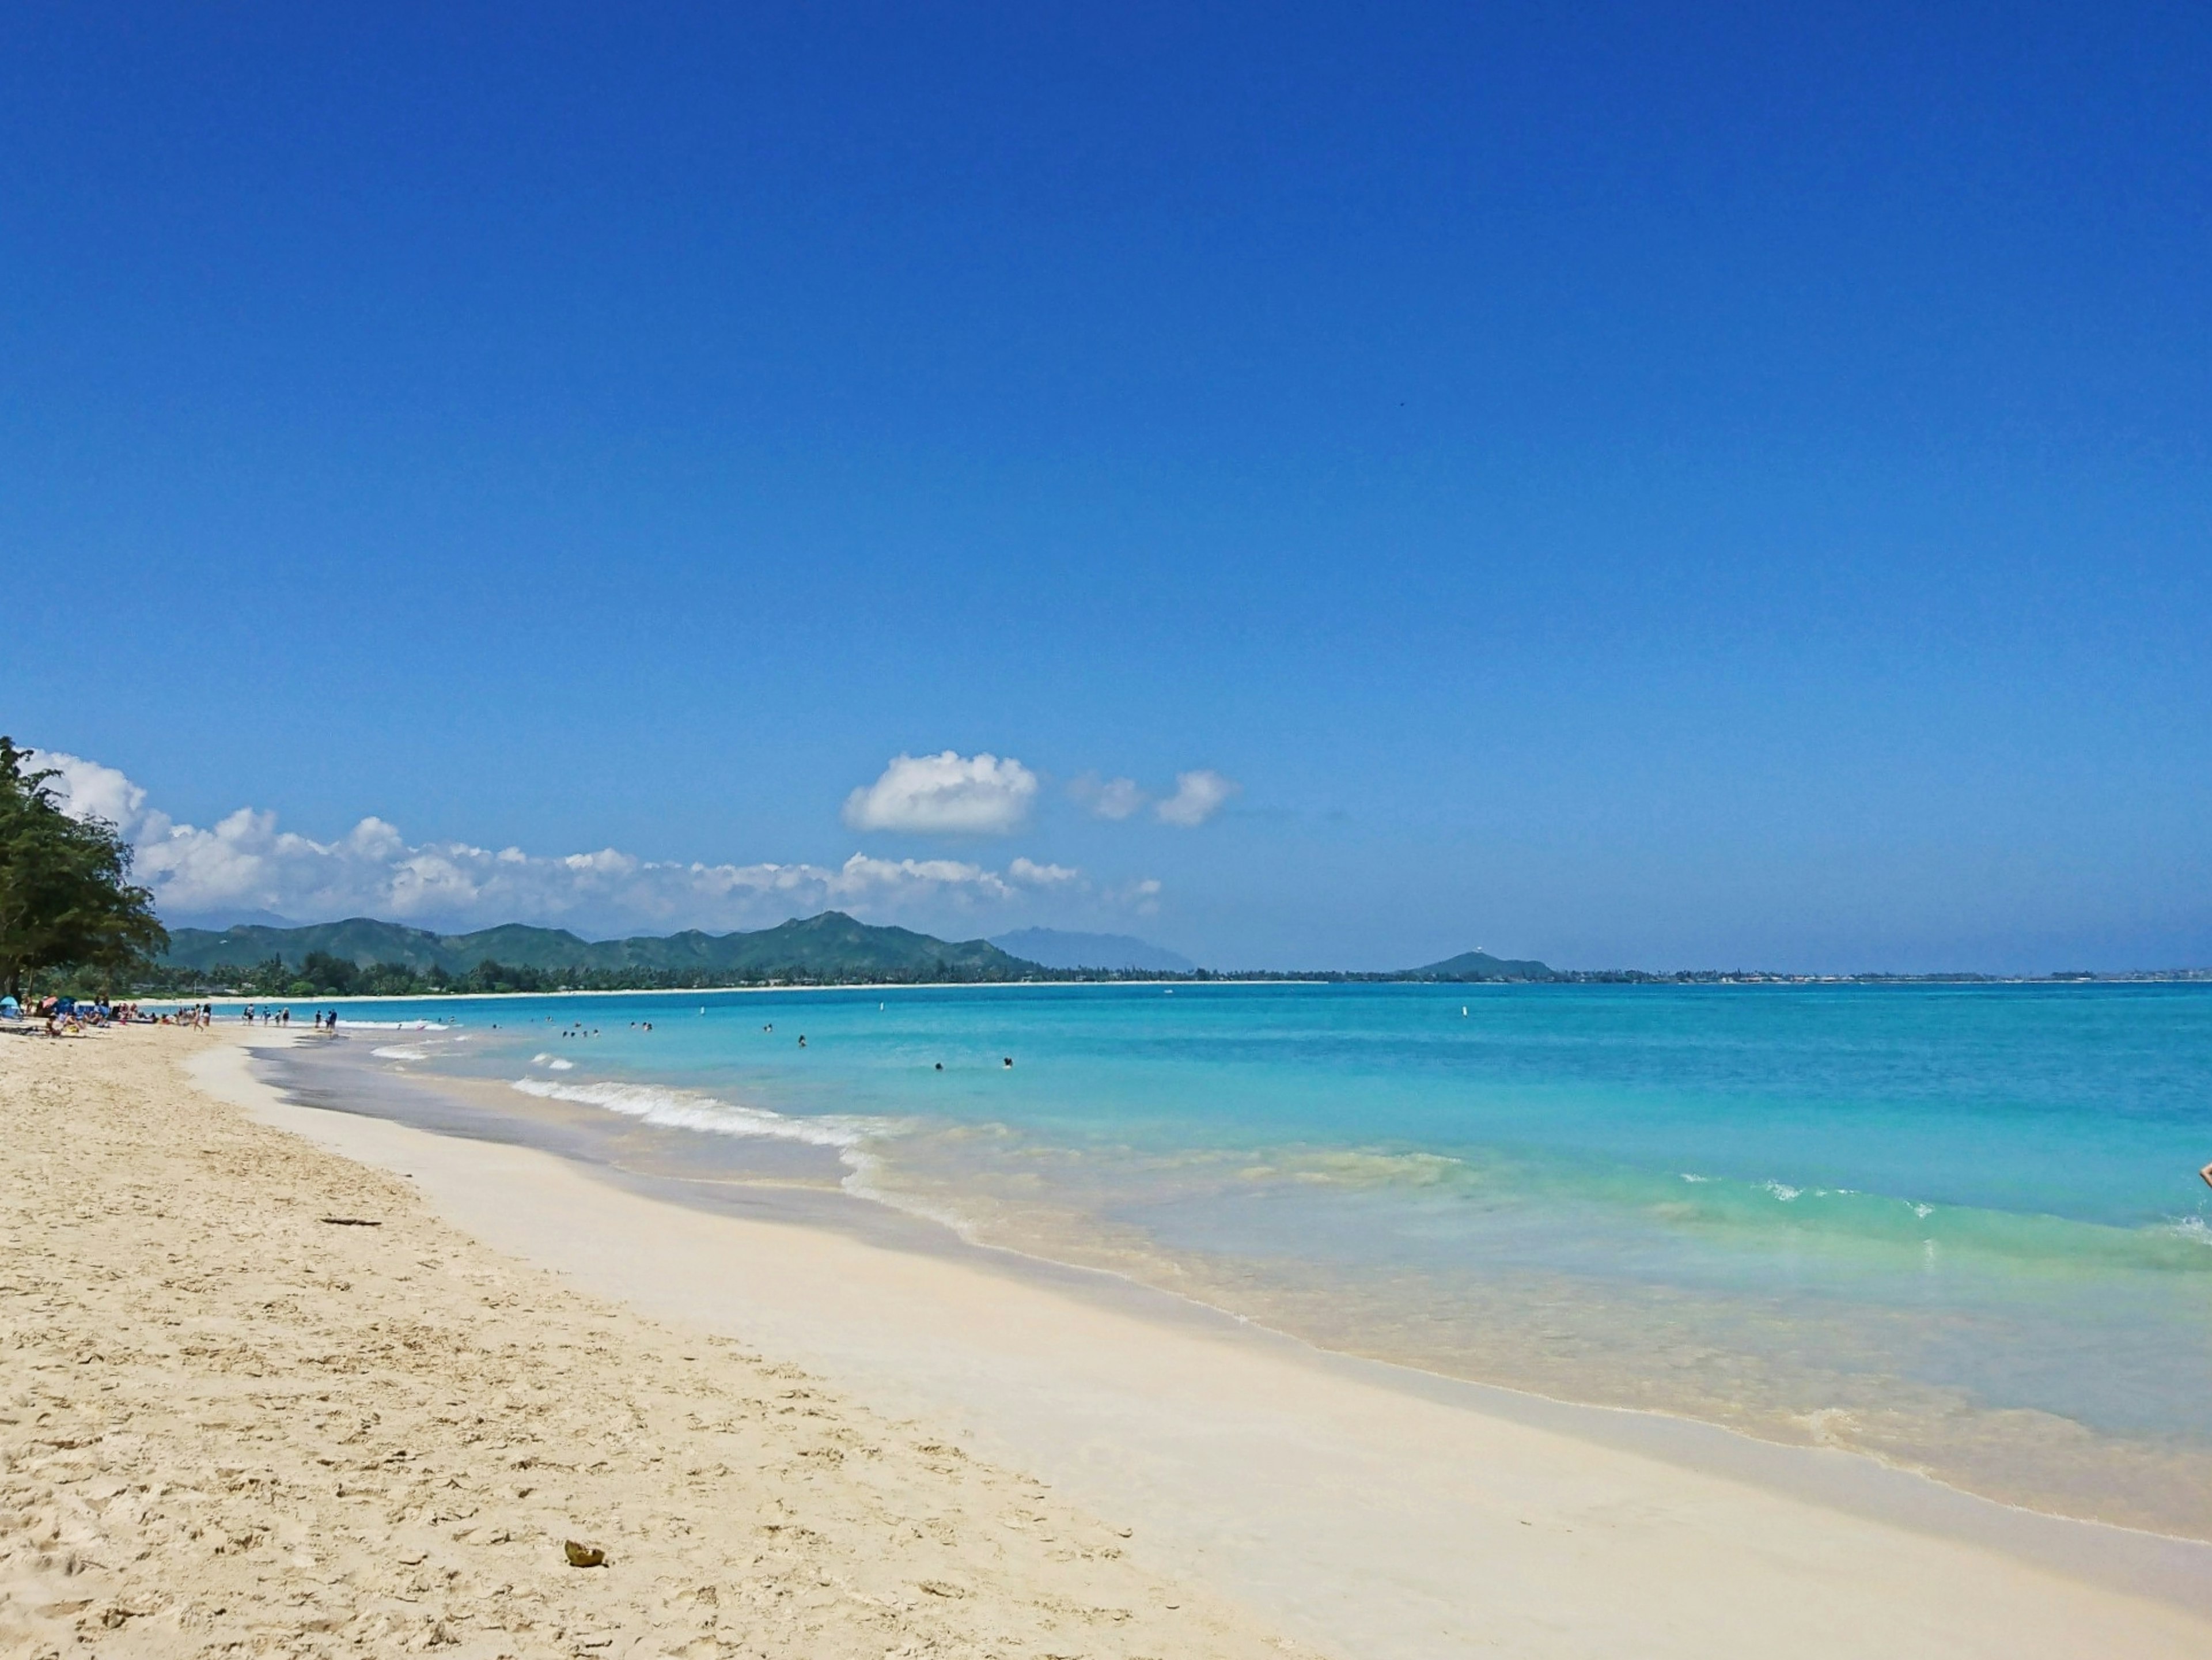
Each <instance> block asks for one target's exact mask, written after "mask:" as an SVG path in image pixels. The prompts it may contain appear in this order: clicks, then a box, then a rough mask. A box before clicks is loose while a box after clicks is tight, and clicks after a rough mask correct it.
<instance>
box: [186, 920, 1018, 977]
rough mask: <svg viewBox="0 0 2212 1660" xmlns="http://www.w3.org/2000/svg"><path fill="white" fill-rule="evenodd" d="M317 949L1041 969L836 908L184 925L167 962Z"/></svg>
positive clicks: (206, 964)
mask: <svg viewBox="0 0 2212 1660" xmlns="http://www.w3.org/2000/svg"><path fill="white" fill-rule="evenodd" d="M317 953H320V954H322V955H325V956H328V957H332V958H337V959H339V960H341V961H343V962H347V963H350V964H353V965H354V966H356V968H364V969H366V968H370V967H373V966H374V965H376V964H383V963H396V964H401V965H403V966H404V967H406V968H409V969H412V970H415V971H416V972H417V973H428V971H430V970H433V969H435V970H438V971H440V972H441V973H443V974H448V975H459V974H466V973H468V972H470V971H471V970H474V969H476V968H477V966H478V965H480V964H483V963H485V962H494V963H497V964H502V965H504V966H506V967H507V968H520V969H532V970H538V971H539V972H546V973H550V972H557V971H559V970H586V971H596V972H599V973H608V972H614V973H619V972H622V971H623V970H641V971H645V972H648V973H665V972H688V973H694V974H696V973H708V974H713V973H727V974H729V975H730V976H732V977H733V978H740V979H749V980H758V979H767V978H775V977H789V978H831V977H843V978H849V977H860V976H872V977H881V978H885V979H889V978H897V977H908V978H914V979H923V980H927V979H938V980H943V979H960V980H1018V979H1021V978H1023V977H1024V975H1026V974H1030V973H1033V972H1035V970H1036V964H1031V963H1028V962H1024V960H1022V959H1021V958H1015V957H1012V956H1010V955H1008V954H1007V953H1006V952H1003V951H1001V950H1000V949H999V947H997V946H994V945H992V944H991V943H990V942H989V941H988V940H986V939H964V940H947V939H938V938H936V937H935V936H934V935H932V934H927V933H915V932H914V931H913V930H912V929H910V928H901V927H875V926H872V925H871V924H869V923H866V922H862V921H857V920H856V919H854V918H853V917H850V916H848V915H845V913H843V912H842V911H834V910H831V911H823V912H822V913H821V914H820V915H816V916H811V917H807V918H805V919H803V920H802V919H800V918H798V917H793V918H792V919H791V920H790V921H786V922H781V923H778V924H777V925H776V926H775V927H772V928H761V929H757V930H755V931H752V932H750V933H748V932H744V931H742V930H740V931H737V932H733V933H722V934H714V933H706V932H704V931H703V930H702V929H698V928H687V929H685V930H684V931H683V932H681V933H671V934H635V935H632V936H630V937H629V938H628V939H599V940H592V939H584V938H583V937H582V936H581V935H580V934H577V933H572V932H570V931H569V930H568V929H567V928H546V927H536V926H534V925H532V924H530V923H525V922H505V923H501V924H500V925H499V926H497V927H489V928H478V929H476V930H475V931H473V932H471V933H434V932H433V931H432V930H430V929H428V928H417V927H410V926H408V925H407V924H405V923H401V922H385V921H378V920H377V919H376V918H374V917H368V916H349V917H347V918H345V919H344V920H343V921H337V922H313V923H308V924H306V925H304V926H301V927H289V928H277V927H268V926H266V925H264V924H258V923H256V924H248V925H246V926H243V927H231V928H225V929H222V930H221V931H216V930H212V929H208V928H178V929H175V930H173V932H172V933H171V935H170V939H169V949H168V951H167V953H165V955H164V956H163V957H162V958H161V965H162V966H163V967H166V968H177V969H196V970H212V969H216V968H218V967H234V968H240V969H243V968H247V967H251V966H252V965H254V964H260V963H265V962H268V961H269V960H270V958H276V959H278V960H279V961H281V962H283V964H285V966H287V967H288V968H294V969H296V968H300V967H301V966H302V965H304V964H305V963H306V962H307V958H309V957H310V956H311V955H314V954H317Z"/></svg>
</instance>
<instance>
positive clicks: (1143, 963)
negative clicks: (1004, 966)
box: [991, 928, 1198, 974]
mask: <svg viewBox="0 0 2212 1660" xmlns="http://www.w3.org/2000/svg"><path fill="white" fill-rule="evenodd" d="M991 944H993V945H994V946H997V947H998V948H999V949H1000V951H1002V952H1006V954H1007V955H1009V956H1011V957H1018V958H1021V959H1022V960H1023V961H1024V962H1025V963H1036V964H1040V965H1042V967H1045V968H1048V969H1099V970H1104V971H1106V972H1108V973H1117V972H1120V973H1126V972H1129V971H1132V970H1135V971H1139V972H1143V971H1150V972H1153V973H1162V974H1191V973H1194V972H1196V970H1197V968H1198V964H1195V963H1194V962H1192V961H1191V960H1190V958H1188V957H1185V956H1184V955H1183V954H1182V952H1174V951H1170V950H1169V949H1168V948H1167V947H1166V946H1156V945H1154V944H1153V943H1152V941H1151V940H1149V939H1138V938H1137V936H1136V935H1134V934H1133V933H1071V932H1070V931H1069V930H1067V929H1066V928H1019V929H1017V930H1016V931H1015V932H1013V933H994V934H993V935H992V936H991Z"/></svg>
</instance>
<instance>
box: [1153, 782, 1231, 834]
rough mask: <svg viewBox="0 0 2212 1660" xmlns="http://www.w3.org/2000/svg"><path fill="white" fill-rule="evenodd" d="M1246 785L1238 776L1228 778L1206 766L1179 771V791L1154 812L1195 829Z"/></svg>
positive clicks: (1162, 820) (1166, 821)
mask: <svg viewBox="0 0 2212 1660" xmlns="http://www.w3.org/2000/svg"><path fill="white" fill-rule="evenodd" d="M1241 788H1243V786H1242V785H1241V784H1239V783H1237V781H1235V780H1234V779H1231V778H1224V777H1223V776H1222V775H1220V774H1219V773H1218V772H1214V771H1212V770H1209V769H1200V770H1199V771H1197V772H1179V773H1177V774H1176V787H1175V794H1173V795H1170V796H1169V797H1168V798H1167V799H1166V800H1164V801H1161V802H1158V803H1157V804H1156V805H1155V806H1153V808H1152V816H1153V817H1154V818H1158V820H1159V821H1160V823H1162V824H1175V825H1177V826H1179V827H1180V828H1182V829H1183V830H1194V829H1195V828H1196V827H1197V826H1199V825H1200V824H1204V823H1205V822H1206V820H1207V819H1209V818H1212V817H1213V815H1214V814H1215V813H1217V812H1220V811H1221V809H1222V806H1224V804H1225V803H1226V802H1227V801H1228V800H1229V798H1230V797H1231V796H1232V795H1234V794H1237V791H1238V790H1239V789H1241Z"/></svg>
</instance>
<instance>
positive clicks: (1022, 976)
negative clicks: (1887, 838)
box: [123, 911, 2212, 1000]
mask: <svg viewBox="0 0 2212 1660" xmlns="http://www.w3.org/2000/svg"><path fill="white" fill-rule="evenodd" d="M1049 932H1050V931H1048V930H1033V931H1031V933H1032V934H1033V935H1034V936H1036V937H1037V938H1039V939H1043V938H1046V937H1047V936H1048V935H1049ZM1023 938H1024V936H1020V935H1013V936H1001V939H1003V940H1004V941H1005V942H1006V944H1014V943H1017V942H1018V941H1020V940H1021V939H1023ZM1060 938H1062V939H1067V940H1084V941H1090V940H1096V941H1097V942H1099V943H1100V944H1101V945H1102V946H1103V945H1105V944H1106V943H1107V942H1109V941H1112V942H1115V945H1116V946H1117V947H1129V948H1146V949H1151V950H1153V951H1157V952H1159V954H1160V955H1161V956H1163V957H1171V956H1172V955H1173V953H1170V952H1164V951H1162V950H1161V949H1160V948H1158V947H1146V942H1144V941H1141V940H1136V939H1127V938H1126V937H1123V936H1098V935H1066V936H1060ZM1184 960H1187V959H1184ZM2205 982H2212V968H2172V969H2141V970H2124V971H2114V972H2094V971H2091V970H2061V971H2058V972H2056V973H2051V974H2041V975H2030V974H1989V973H1981V972H1976V971H1970V970H1951V971H1934V972H1928V973H1911V974H1902V973H1893V972H1868V973H1855V974H1813V973H1799V972H1792V971H1785V970H1763V969H1747V968H1735V969H1677V970H1647V969H1558V968H1553V967H1552V966H1551V965H1550V964H1546V963H1543V962H1540V961H1537V960H1534V959H1532V958H1521V959H1516V958H1498V957H1493V956H1492V955H1490V954H1489V953H1487V952H1480V951H1475V952H1462V953H1461V954H1460V955H1458V956H1456V957H1452V958H1445V959H1443V960H1442V961H1440V962H1436V963H1431V964H1425V965H1424V966H1421V967H1417V968H1407V969H1397V970H1355V969H1311V968H1308V969H1249V968H1248V969H1237V970H1216V969H1206V968H1198V967H1190V968H1170V967H1166V966H1163V965H1159V964H1157V963H1155V964H1135V963H1131V964H1127V966H1111V965H1089V966H1085V965H1081V964H1067V965H1065V966H1054V965H1048V964H1042V963H1039V962H1036V961H1033V960H1030V959H1028V958H1023V957H1019V956H1017V955H1015V954H1013V953H1012V952H1009V951H1007V950H1006V949H1004V948H1003V947H1002V946H1001V945H1000V943H995V942H994V941H992V940H987V939H969V940H946V939H938V938H936V937H934V936H933V935H930V934H925V933H916V932H915V931H913V930H911V929H907V928H899V927H877V926H874V925H871V924H868V923H864V922H861V921H857V920H856V919H854V918H853V917H850V916H848V915H844V914H843V913H842V912H838V911H824V912H823V913H821V914H820V915H817V916H812V917H808V918H805V919H798V918H794V919H793V920H792V921H787V922H784V923H781V924H779V925H778V926H777V927H773V928H764V929H760V930H757V931H755V932H751V933H745V932H734V933H725V934H709V933H702V932H700V931H697V930H691V931H688V932H684V933H675V934H669V935H637V936H633V937H630V938H628V939H612V940H599V941H592V940H586V939H583V938H582V937H580V935H577V934H575V933H571V932H569V931H568V930H566V929H556V928H544V927H532V926H529V925H525V924H519V923H509V924H505V925H502V926H501V927H494V928H486V929H481V930H478V931H477V932H475V933H465V934H441V933H434V932H432V931H430V930H428V929H423V928H416V927H409V926H407V925H404V924H401V923H395V922H386V921H379V920H377V919H374V918H370V917H352V918H348V919H346V920H344V921H338V922H328V923H318V924H308V925H304V926H296V927H273V926H269V925H266V924H258V923H257V924H249V925H243V926H240V927H232V928H228V929H222V930H211V929H204V928H191V927H179V928H178V929H176V930H174V931H173V934H172V940H171V945H170V947H169V950H168V951H167V953H166V954H165V955H164V956H163V957H162V958H161V959H160V960H159V961H157V962H155V963H154V964H150V965H149V966H147V967H145V968H143V969H142V970H140V971H139V972H138V973H137V974H136V975H134V976H131V978H130V982H129V983H128V985H127V986H126V987H125V988H123V989H124V990H125V992H126V993H127V994H136V995H140V996H154V997H162V996H167V997H178V998H183V997H191V996H210V995H215V996H226V997H294V998H298V997H317V998H357V999H370V1000H394V999H419V998H424V997H444V996H470V997H486V996H538V995H547V994H569V995H577V994H636V993H654V992H662V993H665V992H679V991H680V992H693V991H699V992H705V991H773V990H782V989H792V990H806V989H818V988H825V987H838V986H854V987H873V988H879V989H891V988H902V987H925V986H946V985H963V986H970V985H1036V984H1062V985H1091V984H1096V985H1130V984H1137V985H1152V984H1157V985H1164V986H1176V985H1208V984H1325V985H1358V984H1373V985H1389V984H1431V985H1455V986H1501V985H1528V986H1577V985H1604V986H1635V985H1652V986H1699V985H1711V986H1735V985H1769V986H1832V985H1877V986H1878V985H2069V984H2074V985H2078V984H2093V985H2113V984H2118V985H2148V984H2186V983H2205Z"/></svg>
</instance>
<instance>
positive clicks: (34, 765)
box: [28, 750, 146, 836]
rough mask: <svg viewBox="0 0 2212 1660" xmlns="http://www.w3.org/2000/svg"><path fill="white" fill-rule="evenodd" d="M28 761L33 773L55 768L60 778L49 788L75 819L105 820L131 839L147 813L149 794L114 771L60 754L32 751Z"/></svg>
mask: <svg viewBox="0 0 2212 1660" xmlns="http://www.w3.org/2000/svg"><path fill="white" fill-rule="evenodd" d="M28 759H29V762H30V769H31V770H32V771H33V772H43V771H45V770H46V769H48V768H52V769H53V770H54V771H56V772H58V773H59V774H60V775H61V776H60V777H58V778H55V779H51V780H49V781H48V782H47V787H48V788H50V789H51V790H52V791H53V793H54V800H56V801H57V802H58V804H59V805H60V806H61V808H62V810H63V811H64V812H67V813H69V814H70V816H71V817H73V818H105V819H106V820H107V822H108V823H109V824H113V825H114V826H115V827H116V828H117V829H118V830H121V831H122V832H123V833H124V834H125V835H126V836H128V835H129V834H130V833H131V830H133V829H134V828H136V826H137V823H138V818H139V815H140V814H141V813H143V812H145V810H146V792H145V791H144V790H143V789H141V788H140V787H138V786H137V785H136V784H134V783H132V782H131V781H130V780H129V779H128V778H126V777H125V776H124V775H122V774H121V773H119V772H118V771H116V769H114V768H112V767H103V766H101V765H100V763H99V762H97V761H87V760H85V759H84V758H82V757H80V756H75V755H64V754H63V753H62V752H61V751H59V750H32V751H29V752H28Z"/></svg>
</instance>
